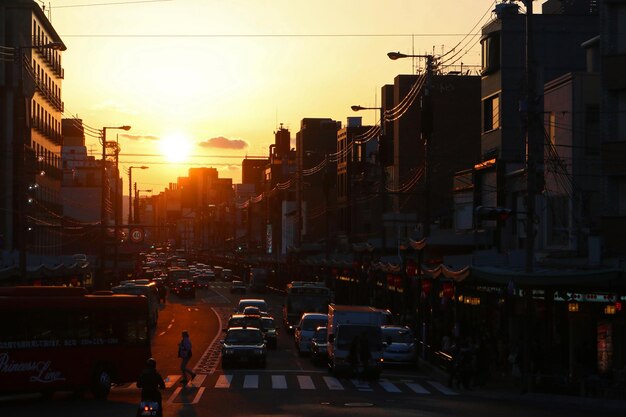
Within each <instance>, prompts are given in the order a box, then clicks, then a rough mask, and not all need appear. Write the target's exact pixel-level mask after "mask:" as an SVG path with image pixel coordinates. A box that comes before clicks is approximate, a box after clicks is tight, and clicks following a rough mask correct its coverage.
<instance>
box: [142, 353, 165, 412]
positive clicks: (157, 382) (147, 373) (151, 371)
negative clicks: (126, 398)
mask: <svg viewBox="0 0 626 417" xmlns="http://www.w3.org/2000/svg"><path fill="white" fill-rule="evenodd" d="M137 387H138V388H141V401H156V402H157V403H158V404H159V415H163V405H162V403H161V392H160V391H159V389H165V382H164V381H163V377H162V376H161V374H159V372H158V371H157V369H156V360H154V358H150V359H148V360H147V361H146V367H145V368H144V370H143V371H142V372H141V375H139V379H138V380H137Z"/></svg>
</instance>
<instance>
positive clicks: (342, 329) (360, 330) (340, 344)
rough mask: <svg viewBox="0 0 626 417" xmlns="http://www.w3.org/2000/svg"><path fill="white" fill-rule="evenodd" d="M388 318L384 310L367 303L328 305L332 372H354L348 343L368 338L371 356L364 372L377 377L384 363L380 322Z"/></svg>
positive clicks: (328, 332)
mask: <svg viewBox="0 0 626 417" xmlns="http://www.w3.org/2000/svg"><path fill="white" fill-rule="evenodd" d="M386 322H387V314H386V312H385V311H384V310H381V309H378V308H374V307H370V306H354V305H337V304H329V305H328V326H327V336H326V338H327V346H326V350H327V353H328V367H329V369H330V372H331V373H333V374H339V373H346V372H354V371H355V369H353V368H354V366H355V364H354V361H353V358H352V357H351V356H350V353H351V350H354V349H351V347H352V346H353V345H354V344H355V343H356V342H357V341H358V340H363V339H367V346H368V347H369V352H370V358H369V360H368V361H367V363H366V364H362V365H364V368H365V369H364V372H366V373H367V374H369V376H371V377H373V378H376V379H377V378H378V377H380V373H381V372H382V367H383V340H382V332H381V326H382V325H383V324H385V323H386Z"/></svg>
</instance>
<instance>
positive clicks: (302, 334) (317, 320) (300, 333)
mask: <svg viewBox="0 0 626 417" xmlns="http://www.w3.org/2000/svg"><path fill="white" fill-rule="evenodd" d="M327 324H328V314H323V313H304V314H303V315H302V317H301V318H300V322H299V323H298V325H297V326H296V330H295V333H294V341H295V343H296V349H298V353H300V354H304V353H309V352H310V351H311V338H312V337H313V334H314V333H315V330H317V328H318V327H320V326H326V325H327Z"/></svg>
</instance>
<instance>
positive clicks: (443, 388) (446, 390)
mask: <svg viewBox="0 0 626 417" xmlns="http://www.w3.org/2000/svg"><path fill="white" fill-rule="evenodd" d="M428 383H429V384H430V385H432V386H433V387H435V388H436V389H437V390H438V391H439V392H441V393H442V394H445V395H459V393H458V392H456V391H452V390H451V389H449V388H448V387H446V386H445V385H443V384H441V383H439V382H437V381H428Z"/></svg>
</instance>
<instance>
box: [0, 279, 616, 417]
mask: <svg viewBox="0 0 626 417" xmlns="http://www.w3.org/2000/svg"><path fill="white" fill-rule="evenodd" d="M250 296H251V295H249V294H248V295H246V297H250ZM260 297H263V298H266V300H268V303H269V304H270V306H271V308H272V310H273V313H274V315H275V317H276V319H277V322H279V323H282V319H281V304H282V299H281V298H280V297H279V296H277V295H275V294H264V295H262V296H260ZM239 298H240V296H239V295H231V294H230V292H229V291H228V286H227V285H226V284H221V283H216V284H215V285H214V286H213V289H209V290H200V291H198V293H197V296H196V299H194V300H180V299H178V298H177V297H175V296H170V297H169V299H168V302H167V304H165V305H164V306H162V308H161V311H160V314H159V323H158V326H157V329H156V331H155V333H154V335H153V348H152V351H153V356H154V357H155V358H156V359H157V362H158V369H159V371H160V372H161V374H162V375H163V376H164V377H165V378H166V384H167V389H166V390H164V392H163V402H164V408H165V416H168V417H169V416H177V417H209V416H222V417H231V416H232V417H235V416H246V417H250V416H283V417H288V416H307V417H308V416H311V417H313V416H314V417H320V416H324V417H326V416H328V417H332V416H353V415H354V414H355V413H358V415H359V416H363V417H369V416H372V417H374V416H376V417H385V416H390V417H391V416H394V417H402V416H412V417H421V416H429V417H430V416H433V417H434V416H463V417H471V416H480V417H485V416H506V417H517V416H520V417H522V416H524V417H526V416H529V415H532V416H537V417H541V416H546V417H548V416H568V417H577V416H589V415H592V413H596V412H597V411H598V410H594V409H593V407H592V406H589V407H580V406H575V405H571V404H562V403H559V402H555V401H549V400H547V401H528V400H527V398H524V397H522V396H520V397H519V398H511V397H506V398H504V397H498V396H490V395H489V392H482V393H481V394H482V395H476V393H474V392H463V391H461V392H459V391H455V390H450V389H449V388H447V387H446V386H445V385H443V384H441V383H440V382H438V381H437V380H436V378H434V376H433V375H429V374H428V373H426V372H425V371H424V370H416V369H406V368H395V369H386V370H385V372H383V375H382V378H381V380H379V381H360V380H358V379H350V378H334V377H333V376H332V375H330V374H329V373H328V372H327V371H326V370H325V369H324V368H323V367H322V368H319V367H315V366H313V364H312V363H311V361H310V360H309V358H307V357H301V356H299V355H298V353H297V351H296V349H295V346H294V343H293V339H292V336H291V335H288V334H287V333H286V332H285V331H284V329H282V327H281V328H280V334H279V340H278V348H277V349H276V350H270V351H269V352H268V361H267V368H266V369H248V368H246V367H240V368H236V369H227V370H222V368H221V364H220V357H219V351H220V349H219V348H220V344H219V340H220V338H221V337H222V335H223V333H222V331H221V327H222V326H223V325H224V324H223V323H224V319H225V318H226V317H227V316H228V315H229V314H230V313H231V312H232V310H233V308H234V305H235V302H236V301H238V300H239ZM183 330H187V331H189V333H190V336H191V340H192V343H193V346H194V347H193V350H194V356H193V358H192V360H191V362H190V364H191V365H192V366H193V367H194V369H195V371H196V373H197V374H198V376H197V377H196V378H195V379H194V380H193V381H192V382H191V383H190V384H188V385H186V386H183V385H182V384H181V383H180V375H181V372H180V369H179V362H180V359H178V358H177V344H178V342H179V340H180V337H181V332H182V331H183ZM138 401H139V390H138V389H137V388H136V387H134V386H133V385H132V384H128V385H126V386H122V387H115V388H113V389H112V391H111V394H110V396H109V399H108V401H103V402H99V401H96V400H94V399H92V398H89V397H85V398H81V399H77V398H74V397H73V396H72V394H71V393H57V394H55V395H54V396H53V397H52V398H51V399H45V400H44V399H39V398H36V397H32V396H29V397H22V398H14V399H10V400H3V401H0V416H2V417H13V416H15V417H18V416H19V417H31V416H33V417H34V416H38V417H39V416H47V417H86V416H94V417H101V416H102V417H104V416H107V417H110V416H129V417H130V416H134V415H135V412H136V407H137V404H138ZM602 415H603V416H612V415H615V416H618V415H619V416H623V415H626V413H624V410H603V411H602Z"/></svg>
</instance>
